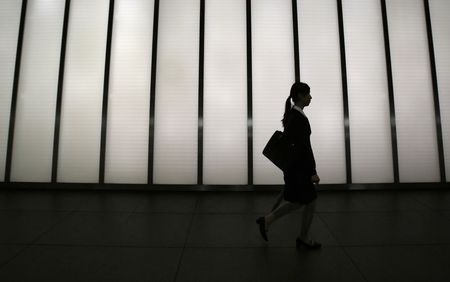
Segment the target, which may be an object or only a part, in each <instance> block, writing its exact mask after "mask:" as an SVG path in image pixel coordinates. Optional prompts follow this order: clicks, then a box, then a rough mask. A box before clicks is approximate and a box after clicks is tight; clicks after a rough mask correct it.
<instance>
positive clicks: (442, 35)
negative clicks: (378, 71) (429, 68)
mask: <svg viewBox="0 0 450 282" xmlns="http://www.w3.org/2000/svg"><path fill="white" fill-rule="evenodd" d="M429 3H430V14H431V26H432V27H433V41H434V54H435V56H436V57H435V59H436V72H437V81H438V89H439V105H440V108H441V122H442V137H443V141H444V157H445V175H446V178H447V181H450V35H449V27H450V17H449V16H448V15H449V14H450V1H448V0H431V1H430V2H429Z"/></svg>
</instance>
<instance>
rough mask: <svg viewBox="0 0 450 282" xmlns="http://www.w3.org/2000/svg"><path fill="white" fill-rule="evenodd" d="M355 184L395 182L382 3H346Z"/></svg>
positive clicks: (365, 0)
mask: <svg viewBox="0 0 450 282" xmlns="http://www.w3.org/2000/svg"><path fill="white" fill-rule="evenodd" d="M342 8H343V17H344V29H345V48H346V55H347V56H346V57H347V83H348V106H349V124H350V143H351V163H352V181H353V182H354V183H380V182H381V183H387V182H393V181H394V171H393V161H392V142H391V124H390V113H389V94H388V93H389V92H388V86H387V76H386V59H385V58H386V56H385V51H384V35H383V20H382V15H381V5H380V1H379V0H347V1H343V7H342Z"/></svg>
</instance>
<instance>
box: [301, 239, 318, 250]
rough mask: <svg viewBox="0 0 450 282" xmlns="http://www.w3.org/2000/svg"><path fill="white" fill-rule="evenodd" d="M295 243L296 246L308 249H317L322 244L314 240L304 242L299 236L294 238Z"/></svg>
mask: <svg viewBox="0 0 450 282" xmlns="http://www.w3.org/2000/svg"><path fill="white" fill-rule="evenodd" d="M295 245H296V246H297V248H300V247H305V248H306V249H308V250H318V249H320V248H321V247H322V244H320V243H319V242H316V241H314V240H308V241H307V242H305V241H303V240H302V239H300V238H297V239H296V240H295Z"/></svg>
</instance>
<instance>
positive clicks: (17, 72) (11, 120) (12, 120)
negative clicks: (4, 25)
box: [5, 0, 28, 182]
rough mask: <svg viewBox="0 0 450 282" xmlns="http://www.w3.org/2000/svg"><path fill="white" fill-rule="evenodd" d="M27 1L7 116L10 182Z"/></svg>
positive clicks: (23, 10)
mask: <svg viewBox="0 0 450 282" xmlns="http://www.w3.org/2000/svg"><path fill="white" fill-rule="evenodd" d="M27 3H28V0H23V2H22V11H21V13H20V26H19V36H18V40H17V51H16V64H15V67H14V83H13V90H12V98H11V112H10V118H9V132H8V149H7V151H6V166H5V182H10V179H11V161H12V151H13V143H14V142H13V141H14V128H15V122H16V108H17V91H18V87H19V77H20V64H21V59H22V45H23V33H24V29H25V18H26V14H27Z"/></svg>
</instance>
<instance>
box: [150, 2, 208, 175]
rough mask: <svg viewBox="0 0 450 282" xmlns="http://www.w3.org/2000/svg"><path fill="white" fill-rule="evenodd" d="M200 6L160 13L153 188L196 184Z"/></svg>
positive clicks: (170, 5) (165, 8)
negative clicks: (165, 185)
mask: <svg viewBox="0 0 450 282" xmlns="http://www.w3.org/2000/svg"><path fill="white" fill-rule="evenodd" d="M199 25H200V1H198V0H165V1H161V2H160V7H159V31H158V62H157V75H156V98H155V99H156V100H155V139H154V140H155V143H154V159H153V161H154V170H153V173H154V183H161V184H196V183H197V139H198V138H197V132H198V73H199V72H198V70H199V68H198V60H199V28H200V26H199Z"/></svg>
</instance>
